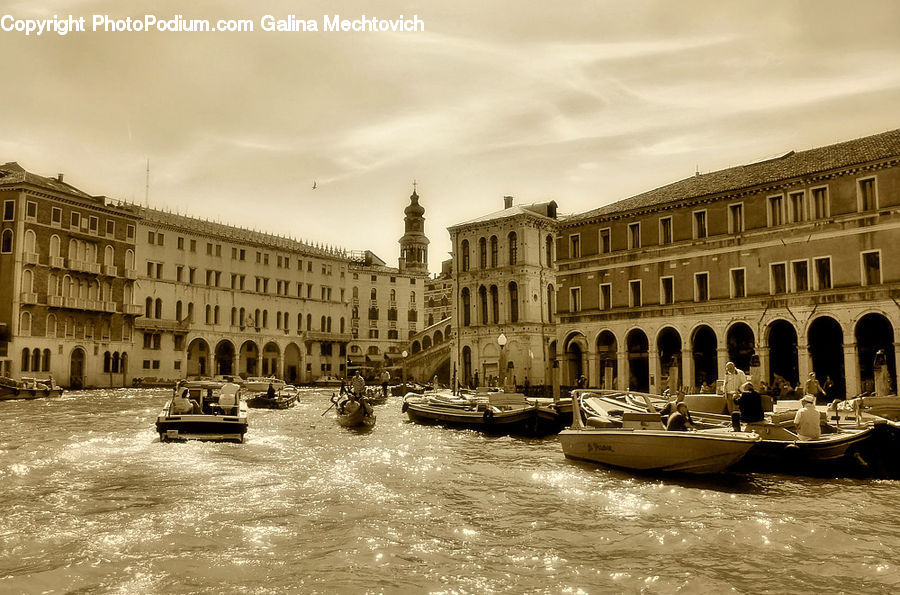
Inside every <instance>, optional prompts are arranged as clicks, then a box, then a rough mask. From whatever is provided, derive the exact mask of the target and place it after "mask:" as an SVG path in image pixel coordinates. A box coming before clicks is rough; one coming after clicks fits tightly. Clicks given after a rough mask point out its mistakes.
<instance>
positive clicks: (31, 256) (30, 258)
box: [22, 252, 41, 264]
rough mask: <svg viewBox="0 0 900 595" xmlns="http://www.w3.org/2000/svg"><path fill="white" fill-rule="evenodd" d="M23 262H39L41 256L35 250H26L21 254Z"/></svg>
mask: <svg viewBox="0 0 900 595" xmlns="http://www.w3.org/2000/svg"><path fill="white" fill-rule="evenodd" d="M22 261H23V263H24V264H41V257H40V255H38V253H37V252H26V253H25V254H23V255H22Z"/></svg>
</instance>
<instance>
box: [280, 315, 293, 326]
mask: <svg viewBox="0 0 900 595" xmlns="http://www.w3.org/2000/svg"><path fill="white" fill-rule="evenodd" d="M288 316H289V314H288V313H287V312H285V313H283V314H282V315H281V320H282V322H284V330H288V328H289V327H290V326H291V323H290V320H289V319H288Z"/></svg>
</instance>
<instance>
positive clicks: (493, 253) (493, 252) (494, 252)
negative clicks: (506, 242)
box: [491, 236, 498, 268]
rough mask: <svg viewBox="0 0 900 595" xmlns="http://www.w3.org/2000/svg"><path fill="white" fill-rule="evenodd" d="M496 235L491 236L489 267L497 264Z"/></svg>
mask: <svg viewBox="0 0 900 595" xmlns="http://www.w3.org/2000/svg"><path fill="white" fill-rule="evenodd" d="M497 244H498V242H497V236H491V267H492V268H495V267H496V266H497V258H498V257H497V251H498V250H497Z"/></svg>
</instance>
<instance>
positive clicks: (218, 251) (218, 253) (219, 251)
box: [216, 244, 222, 256]
mask: <svg viewBox="0 0 900 595" xmlns="http://www.w3.org/2000/svg"><path fill="white" fill-rule="evenodd" d="M216 256H222V244H216Z"/></svg>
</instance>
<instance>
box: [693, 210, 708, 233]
mask: <svg viewBox="0 0 900 595" xmlns="http://www.w3.org/2000/svg"><path fill="white" fill-rule="evenodd" d="M708 235H709V231H708V230H707V228H706V211H705V210H703V211H694V239H696V240H702V239H703V238H705V237H707V236H708Z"/></svg>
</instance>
